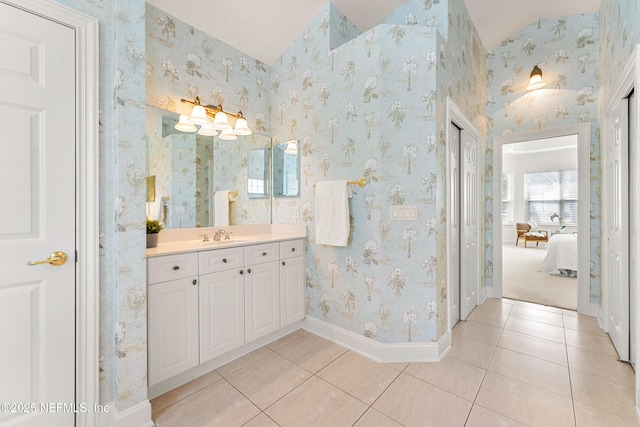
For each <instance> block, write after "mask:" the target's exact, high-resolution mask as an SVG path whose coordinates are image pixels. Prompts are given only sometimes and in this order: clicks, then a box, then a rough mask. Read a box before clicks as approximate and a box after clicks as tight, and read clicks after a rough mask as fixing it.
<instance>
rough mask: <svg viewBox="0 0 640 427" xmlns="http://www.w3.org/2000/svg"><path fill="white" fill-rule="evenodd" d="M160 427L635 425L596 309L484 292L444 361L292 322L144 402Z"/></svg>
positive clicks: (626, 375) (627, 389)
mask: <svg viewBox="0 0 640 427" xmlns="http://www.w3.org/2000/svg"><path fill="white" fill-rule="evenodd" d="M151 405H152V410H153V419H154V421H155V423H156V425H157V427H178V426H189V427H199V426H224V427H230V426H249V427H274V426H283V427H289V426H296V427H297V426H304V427H311V426H328V427H341V426H356V427H372V426H374V427H393V426H395V427H397V426H446V427H455V426H469V427H478V426H490V427H494V426H545V427H548V426H553V427H560V426H606V427H610V426H638V425H640V424H638V423H637V421H636V419H635V414H634V372H633V370H632V369H631V367H630V366H629V365H628V364H625V363H621V362H618V360H617V355H616V352H615V350H614V348H613V345H612V344H611V342H610V340H609V338H608V336H607V335H606V334H605V333H604V332H602V331H601V330H600V329H599V328H598V325H597V323H596V321H595V319H593V318H589V317H585V316H580V315H577V314H576V312H573V311H566V310H561V309H557V308H553V307H546V306H541V305H536V304H531V303H525V302H520V301H511V300H506V299H502V300H499V299H491V300H487V301H486V302H485V303H484V304H482V305H481V306H479V307H477V308H476V309H475V310H474V311H473V312H472V313H471V315H470V316H469V318H468V319H467V321H466V322H460V323H458V325H456V327H455V328H454V330H453V345H452V347H451V351H450V352H449V354H448V355H447V356H446V357H445V359H444V360H443V361H442V362H440V363H409V364H407V363H402V364H379V363H375V362H373V361H371V360H369V359H367V358H365V357H362V356H360V355H358V354H356V353H354V352H352V351H349V350H347V349H346V348H344V347H341V346H339V345H337V344H334V343H332V342H330V341H327V340H325V339H323V338H320V337H318V336H316V335H313V334H311V333H309V332H306V331H304V330H302V329H301V330H298V331H296V332H294V333H292V334H290V335H288V336H286V337H284V338H282V339H280V340H278V341H275V342H273V343H271V344H269V345H267V346H265V347H262V348H260V349H258V350H256V351H254V352H252V353H250V354H248V355H246V356H244V357H242V358H240V359H238V360H236V361H234V362H231V363H229V364H227V365H225V366H222V367H220V368H219V369H217V370H215V371H213V372H211V373H209V374H207V375H204V376H202V377H200V378H198V379H196V380H194V381H192V382H190V383H188V384H185V385H184V386H182V387H179V388H177V389H175V390H172V391H171V392H169V393H167V394H165V395H162V396H160V397H158V398H156V399H154V400H153V401H152V402H151Z"/></svg>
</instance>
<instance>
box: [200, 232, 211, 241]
mask: <svg viewBox="0 0 640 427" xmlns="http://www.w3.org/2000/svg"><path fill="white" fill-rule="evenodd" d="M198 236H200V237H202V241H203V242H208V241H209V233H207V232H206V231H205V232H204V234H198Z"/></svg>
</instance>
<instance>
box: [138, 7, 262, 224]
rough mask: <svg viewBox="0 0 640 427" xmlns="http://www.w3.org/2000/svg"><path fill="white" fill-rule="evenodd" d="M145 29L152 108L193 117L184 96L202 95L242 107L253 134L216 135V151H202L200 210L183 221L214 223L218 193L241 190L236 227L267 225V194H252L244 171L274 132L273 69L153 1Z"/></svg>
mask: <svg viewBox="0 0 640 427" xmlns="http://www.w3.org/2000/svg"><path fill="white" fill-rule="evenodd" d="M146 34H147V37H146V104H147V105H150V106H153V107H158V108H161V109H164V110H168V111H171V112H176V113H179V114H189V113H190V106H189V105H187V104H184V103H182V102H180V99H188V100H194V99H195V97H196V96H197V97H199V98H200V101H201V103H202V104H207V105H220V104H221V105H222V107H223V109H224V111H227V112H229V113H232V114H236V113H237V112H238V111H242V113H243V116H244V117H245V118H246V119H247V122H248V124H249V128H250V129H251V130H252V131H253V132H254V133H253V135H251V136H246V137H238V139H237V140H235V141H223V140H220V139H219V138H218V137H213V141H214V142H213V151H212V152H208V151H202V152H200V153H199V154H197V157H196V162H197V164H198V165H199V167H198V168H197V172H198V173H197V175H196V176H195V177H191V180H194V184H195V185H196V188H195V192H196V193H198V194H200V197H198V198H197V202H196V207H195V208H196V210H197V213H196V214H195V215H196V217H197V218H196V219H194V220H193V221H192V220H188V221H187V222H185V224H191V223H192V222H193V223H194V224H196V226H200V225H206V224H207V223H208V220H207V218H208V209H209V208H208V205H209V198H210V197H212V196H213V193H214V192H215V191H218V190H229V191H238V192H239V197H238V199H237V200H236V201H235V202H234V203H232V204H231V205H230V212H231V216H232V224H234V223H235V224H253V223H262V224H263V223H269V222H270V221H271V210H270V204H269V203H268V199H250V198H249V197H248V195H247V186H246V176H247V174H246V170H247V150H248V149H250V148H251V147H252V146H253V147H254V148H255V147H257V146H258V145H260V144H263V146H264V144H267V142H265V141H264V140H265V137H264V136H265V135H269V134H270V133H271V127H270V126H271V119H270V118H271V110H270V104H269V100H270V93H269V87H268V85H269V82H270V81H271V79H270V72H271V68H270V67H269V66H268V65H266V64H264V63H262V62H260V61H258V60H256V59H254V58H251V57H249V56H248V55H246V54H245V53H243V52H240V51H238V50H237V49H234V48H232V47H231V46H229V45H227V44H225V43H222V42H221V41H219V40H217V39H214V38H213V37H211V36H209V35H207V34H205V33H203V32H202V31H200V30H198V29H196V28H194V27H191V26H189V25H187V24H186V23H184V22H182V21H180V20H178V19H176V18H175V17H173V16H171V15H168V14H167V13H165V12H164V11H162V10H159V9H157V8H156V7H154V6H152V5H150V4H147V8H146ZM231 123H232V124H233V120H231ZM202 150H207V149H206V148H204V147H203V148H202ZM203 155H204V156H203ZM212 158H213V167H214V173H213V176H214V182H213V183H208V180H209V172H208V169H209V165H208V162H209V159H212ZM218 158H219V159H220V161H218ZM205 165H206V166H205ZM206 184H209V185H206ZM205 192H206V194H204V193H205ZM172 205H174V206H175V207H174V210H175V209H178V210H180V209H181V206H180V204H178V205H176V202H175V200H172ZM183 217H184V216H183ZM183 219H184V218H183ZM183 226H184V225H183ZM187 226H190V225H187Z"/></svg>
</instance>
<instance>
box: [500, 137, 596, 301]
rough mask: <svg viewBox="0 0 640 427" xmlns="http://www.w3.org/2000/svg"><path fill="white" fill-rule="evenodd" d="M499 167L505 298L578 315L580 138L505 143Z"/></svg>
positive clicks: (503, 292) (555, 138)
mask: <svg viewBox="0 0 640 427" xmlns="http://www.w3.org/2000/svg"><path fill="white" fill-rule="evenodd" d="M501 163H502V176H501V179H502V181H501V190H502V191H501V193H502V195H501V223H502V295H503V297H505V298H510V299H515V300H520V301H528V302H533V303H538V304H543V305H548V306H554V307H559V308H564V309H569V310H576V309H577V306H578V279H577V275H578V239H577V237H578V234H577V232H578V205H579V198H578V196H579V194H580V191H579V177H578V175H579V174H578V136H577V135H575V134H573V135H565V136H560V137H552V138H544V139H532V140H527V141H522V142H514V143H508V144H504V145H503V146H502V162H501ZM587 274H588V272H587Z"/></svg>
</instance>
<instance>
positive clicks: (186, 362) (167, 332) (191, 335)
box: [147, 277, 199, 387]
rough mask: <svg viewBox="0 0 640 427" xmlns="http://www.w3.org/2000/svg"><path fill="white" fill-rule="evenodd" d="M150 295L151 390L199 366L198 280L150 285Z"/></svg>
mask: <svg viewBox="0 0 640 427" xmlns="http://www.w3.org/2000/svg"><path fill="white" fill-rule="evenodd" d="M147 293H148V295H147V298H148V301H149V302H148V304H147V306H148V310H149V313H148V325H149V327H148V334H147V335H148V341H149V342H148V346H149V350H148V354H149V369H148V377H149V387H151V386H153V385H156V384H158V383H159V382H161V381H164V380H166V379H168V378H171V377H173V376H174V375H177V374H179V373H181V372H184V371H186V370H187V369H190V368H193V367H194V366H196V365H197V364H198V363H199V353H198V280H197V279H196V277H188V278H185V279H179V280H173V281H171V282H164V283H158V284H155V285H150V286H149V287H148V288H147Z"/></svg>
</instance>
